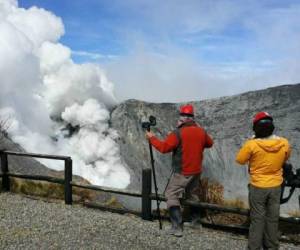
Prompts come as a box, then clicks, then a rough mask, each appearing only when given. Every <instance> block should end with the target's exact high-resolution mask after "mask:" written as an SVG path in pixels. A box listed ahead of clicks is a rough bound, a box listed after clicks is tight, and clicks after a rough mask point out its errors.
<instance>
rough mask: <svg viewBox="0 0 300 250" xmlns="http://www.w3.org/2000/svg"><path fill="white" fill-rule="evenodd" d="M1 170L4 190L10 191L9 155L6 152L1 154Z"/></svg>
mask: <svg viewBox="0 0 300 250" xmlns="http://www.w3.org/2000/svg"><path fill="white" fill-rule="evenodd" d="M0 157H1V170H2V190H3V191H10V180H9V176H8V161H7V154H6V153H5V152H4V151H1V152H0Z"/></svg>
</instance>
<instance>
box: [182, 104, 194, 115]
mask: <svg viewBox="0 0 300 250" xmlns="http://www.w3.org/2000/svg"><path fill="white" fill-rule="evenodd" d="M180 114H181V115H188V116H194V107H193V105H191V104H187V105H183V106H181V107H180Z"/></svg>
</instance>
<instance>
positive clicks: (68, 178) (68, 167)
mask: <svg viewBox="0 0 300 250" xmlns="http://www.w3.org/2000/svg"><path fill="white" fill-rule="evenodd" d="M71 182H72V159H71V158H68V159H66V160H65V204H67V205H72V184H71Z"/></svg>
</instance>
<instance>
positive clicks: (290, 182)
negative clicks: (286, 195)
mask: <svg viewBox="0 0 300 250" xmlns="http://www.w3.org/2000/svg"><path fill="white" fill-rule="evenodd" d="M283 179H284V185H285V186H289V187H295V188H300V169H297V170H296V173H294V171H293V166H292V164H290V163H285V164H284V165H283Z"/></svg>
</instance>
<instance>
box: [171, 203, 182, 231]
mask: <svg viewBox="0 0 300 250" xmlns="http://www.w3.org/2000/svg"><path fill="white" fill-rule="evenodd" d="M169 212H170V220H171V223H172V226H171V228H170V229H169V230H168V232H169V234H171V235H174V236H176V237H182V235H183V232H182V231H183V223H182V215H181V211H180V207H179V206H176V207H170V209H169Z"/></svg>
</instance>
